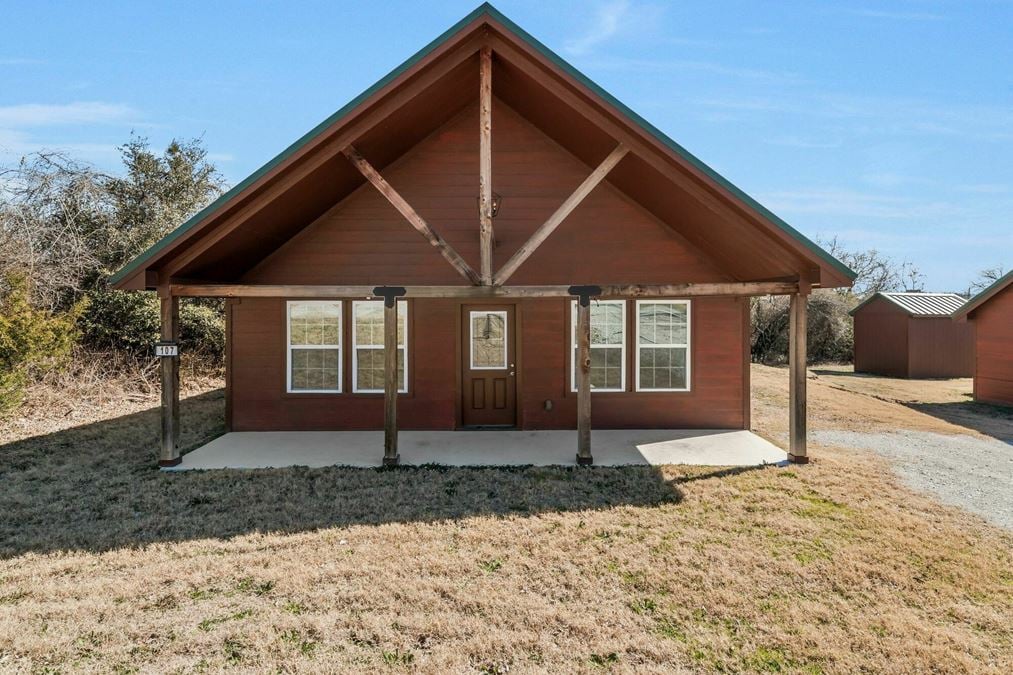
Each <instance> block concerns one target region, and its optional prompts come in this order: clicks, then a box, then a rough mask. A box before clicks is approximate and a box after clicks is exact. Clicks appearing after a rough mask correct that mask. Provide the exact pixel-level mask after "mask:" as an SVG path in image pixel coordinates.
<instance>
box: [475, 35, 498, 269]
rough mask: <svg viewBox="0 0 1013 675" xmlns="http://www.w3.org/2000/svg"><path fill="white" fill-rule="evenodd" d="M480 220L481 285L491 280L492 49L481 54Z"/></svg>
mask: <svg viewBox="0 0 1013 675" xmlns="http://www.w3.org/2000/svg"><path fill="white" fill-rule="evenodd" d="M479 57H480V58H479V87H478V99H479V106H478V118H479V124H478V157H479V161H478V169H479V170H478V220H479V249H480V255H481V265H480V271H481V275H482V284H484V285H486V286H488V285H490V284H491V283H492V242H493V238H494V235H493V230H492V50H491V49H490V48H489V46H488V45H486V46H484V47H482V50H481V52H480V54H479Z"/></svg>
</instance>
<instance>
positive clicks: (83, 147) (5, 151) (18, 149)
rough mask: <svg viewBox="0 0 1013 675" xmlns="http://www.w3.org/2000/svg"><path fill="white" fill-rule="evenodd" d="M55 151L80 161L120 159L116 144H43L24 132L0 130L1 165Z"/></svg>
mask: <svg viewBox="0 0 1013 675" xmlns="http://www.w3.org/2000/svg"><path fill="white" fill-rule="evenodd" d="M43 150H53V151H60V152H66V153H67V154H70V155H73V156H74V157H76V158H78V159H85V160H87V161H94V162H107V161H110V160H113V159H115V158H117V157H119V146H118V145H117V144H114V143H109V144H105V143H83V142H70V143H64V142H56V141H54V142H43V141H40V140H38V139H35V138H33V137H32V136H31V135H29V134H28V133H26V132H24V131H17V130H13V129H0V165H2V164H10V163H12V162H17V161H18V160H19V159H20V158H21V157H24V156H25V155H29V154H31V153H33V152H40V151H43Z"/></svg>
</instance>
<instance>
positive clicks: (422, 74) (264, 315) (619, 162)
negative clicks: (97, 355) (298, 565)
mask: <svg viewBox="0 0 1013 675" xmlns="http://www.w3.org/2000/svg"><path fill="white" fill-rule="evenodd" d="M853 278H854V273H853V272H851V271H850V270H849V269H848V268H847V267H846V266H844V265H843V264H841V263H840V262H839V261H837V260H836V259H834V258H833V257H832V256H830V255H829V254H828V253H827V252H825V251H824V250H822V249H821V248H820V247H818V246H817V245H815V244H814V243H813V242H811V241H810V240H808V239H806V238H805V237H804V236H802V235H801V234H800V233H799V232H798V231H797V230H795V229H793V228H792V227H791V226H789V225H788V224H787V223H785V222H784V221H783V220H781V219H780V218H778V217H777V216H776V215H774V214H773V213H771V212H770V211H769V210H767V209H765V208H764V207H763V206H761V205H760V204H759V203H757V202H756V201H755V200H753V199H752V198H750V197H749V196H748V195H746V194H745V193H744V192H742V191H741V190H739V189H738V188H736V187H735V186H734V185H732V184H731V183H730V182H728V181H727V180H726V179H724V178H722V177H721V176H720V175H718V174H717V173H716V172H715V171H714V170H713V169H711V168H709V167H708V166H707V165H706V164H704V163H703V162H702V161H701V160H699V159H698V158H696V157H694V156H693V155H692V154H690V153H689V152H688V151H687V150H685V149H684V148H683V147H681V146H680V145H679V144H677V143H676V142H675V141H673V140H672V139H670V138H669V137H667V136H666V135H665V134H663V133H662V132H660V131H659V130H658V129H657V128H655V127H653V126H651V124H650V123H648V122H647V121H646V120H644V119H643V118H641V117H640V116H638V115H637V114H636V113H634V112H633V111H632V110H630V109H629V108H627V107H626V106H625V105H623V104H622V103H620V102H619V101H618V100H616V99H615V98H614V97H612V96H611V95H609V94H608V93H607V92H605V91H604V90H602V89H601V88H600V87H598V86H597V85H596V84H595V83H594V82H592V81H591V80H589V79H588V78H587V77H585V76H584V75H582V74H581V73H579V72H578V71H577V70H575V69H574V68H573V67H572V66H570V65H569V64H567V63H566V62H565V61H564V60H563V59H561V58H560V57H559V56H557V55H556V54H554V53H553V52H552V51H550V50H549V49H548V48H547V47H546V46H544V45H543V44H541V43H540V42H538V41H537V40H536V39H534V38H533V37H532V36H530V35H529V34H528V33H526V32H525V31H524V30H523V29H521V28H520V27H519V26H517V25H516V24H514V23H513V22H511V21H510V20H509V19H508V18H507V17H505V16H504V15H503V14H501V13H500V12H499V11H497V10H496V9H495V8H493V7H491V6H490V5H488V4H485V5H482V6H480V7H479V8H478V9H476V10H475V11H474V12H472V13H471V14H469V15H468V16H466V17H465V18H464V19H463V20H461V21H460V22H459V23H458V24H456V25H455V26H453V27H451V28H450V29H449V30H448V31H447V32H445V33H444V34H443V35H441V36H439V37H438V38H437V39H435V40H434V41H433V42H432V43H430V44H429V45H428V46H426V47H425V48H423V49H422V50H421V51H419V52H418V53H417V54H415V55H413V56H411V57H410V58H409V59H408V60H407V61H405V62H404V63H403V64H402V65H401V66H399V67H398V68H396V69H395V70H394V71H393V72H391V73H389V74H388V75H386V76H384V77H383V78H382V79H380V80H379V81H378V82H377V83H376V85H374V86H373V87H371V88H370V89H368V90H367V91H365V92H364V93H362V94H361V95H360V96H358V97H357V98H355V99H354V100H353V101H351V102H350V103H348V104H347V105H346V106H345V107H343V108H341V109H340V110H339V111H337V112H336V113H335V114H334V115H332V116H331V117H330V118H328V119H326V120H324V121H323V122H322V123H321V124H320V125H319V126H317V127H316V128H314V129H313V130H311V131H310V132H309V133H307V134H306V135H305V136H303V137H302V138H300V139H299V140H297V141H296V142H295V143H294V144H292V145H291V146H290V147H289V148H288V149H286V150H285V151H283V152H282V153H281V154H280V155H278V156H277V157H276V158H274V159H273V160H271V161H270V162H268V163H267V164H266V165H265V166H264V167H263V168H261V169H260V170H258V171H257V172H256V173H254V174H253V175H251V176H250V177H249V178H247V179H246V180H244V181H242V182H241V183H239V184H238V185H236V186H235V187H234V188H233V189H231V190H230V191H229V192H228V193H226V194H224V195H223V196H222V197H221V198H220V199H218V200H217V201H215V202H214V203H212V204H211V205H210V206H208V207H207V208H206V209H204V210H203V211H201V212H200V213H198V214H196V215H195V216H194V217H193V218H191V219H190V220H188V221H187V222H185V223H183V224H182V225H181V226H180V227H179V228H178V229H176V230H175V231H173V232H172V233H170V234H169V235H168V236H166V237H165V238H164V239H163V240H162V241H160V242H158V243H156V244H155V245H154V246H152V247H151V249H150V250H148V251H146V252H145V253H143V254H142V255H140V256H139V257H137V258H136V259H135V260H133V261H132V262H131V263H129V264H128V265H127V266H126V267H124V268H123V269H122V270H120V271H119V272H118V273H117V274H116V275H115V276H114V277H113V278H112V284H113V285H114V286H115V287H116V288H118V289H125V290H137V291H143V290H148V291H153V292H155V293H157V294H158V296H159V297H160V298H161V306H162V334H161V337H162V340H161V342H160V343H159V345H158V346H157V350H156V353H157V354H159V355H160V357H159V358H160V359H161V364H162V365H161V368H162V384H163V397H162V445H161V450H160V463H161V464H162V465H163V466H171V465H173V464H175V463H178V462H179V461H180V451H179V447H178V425H179V401H178V397H179V394H178V369H179V365H178V360H179V355H178V348H177V347H176V341H177V338H178V331H179V328H178V304H179V299H180V298H186V297H221V298H226V310H225V311H226V323H227V336H228V348H227V357H226V360H227V364H226V373H227V375H226V417H227V420H226V421H227V425H228V428H229V429H231V430H233V431H252V432H256V431H304V430H341V431H353V430H381V429H382V430H383V431H384V435H383V439H384V440H383V448H378V449H377V452H378V453H379V452H381V451H382V453H383V463H384V464H387V465H394V464H397V463H398V461H399V455H398V451H397V441H398V432H399V430H407V429H411V430H444V431H450V430H463V429H476V428H478V429H521V430H543V429H553V430H559V429H564V430H565V429H571V430H574V431H575V432H576V434H575V448H576V450H577V453H576V461H577V463H578V464H590V463H592V461H593V458H592V457H593V456H592V452H591V447H590V442H591V441H590V438H591V428H592V425H593V426H594V428H595V429H629V428H635V429H659V428H660V429H664V428H673V429H748V428H749V424H750V385H749V340H750V325H749V316H750V315H749V303H750V297H752V296H756V295H767V294H780V295H787V296H790V297H791V306H792V310H791V316H792V320H791V323H792V332H791V334H792V340H791V369H790V375H789V377H790V390H791V411H790V414H789V421H790V425H789V426H790V429H791V433H790V437H791V441H790V449H789V454H790V457H791V459H792V460H793V461H796V462H805V461H806V460H807V453H806V444H805V419H806V417H805V405H806V396H805V358H806V357H805V354H806V347H805V331H806V328H805V327H806V298H807V296H808V294H809V293H810V292H811V289H813V288H835V287H842V286H848V285H850V284H851V281H852V279H853Z"/></svg>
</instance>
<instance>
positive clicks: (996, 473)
mask: <svg viewBox="0 0 1013 675" xmlns="http://www.w3.org/2000/svg"><path fill="white" fill-rule="evenodd" d="M810 437H811V438H812V440H814V441H815V442H817V443H823V444H825V445H835V446H840V447H852V448H861V449H864V450H871V451H873V452H876V453H878V454H880V455H882V456H884V457H887V458H888V459H891V460H893V461H894V467H895V470H896V471H897V474H898V475H899V476H900V477H901V479H902V480H903V481H904V482H905V483H907V484H908V485H909V486H910V487H912V488H914V489H916V490H922V491H925V492H929V493H932V494H934V495H936V496H937V497H938V498H939V500H940V501H942V502H944V503H947V504H953V505H955V506H961V507H963V508H965V509H968V510H969V511H973V512H975V513H977V514H980V515H981V516H983V517H985V519H987V520H989V521H991V522H993V523H995V524H997V525H1001V526H1003V527H1006V528H1009V529H1013V444H1011V443H1004V442H1003V441H1000V440H997V439H994V438H981V437H976V436H963V435H956V436H952V435H946V434H937V433H933V432H930V431H895V432H889V433H862V432H857V431H830V430H828V431H813V432H810Z"/></svg>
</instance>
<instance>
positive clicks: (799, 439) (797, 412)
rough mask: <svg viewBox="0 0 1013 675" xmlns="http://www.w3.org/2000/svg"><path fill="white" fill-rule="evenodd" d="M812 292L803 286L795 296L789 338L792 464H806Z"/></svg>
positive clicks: (789, 424) (789, 443)
mask: <svg viewBox="0 0 1013 675" xmlns="http://www.w3.org/2000/svg"><path fill="white" fill-rule="evenodd" d="M808 299H809V288H808V287H807V286H803V285H802V284H799V292H798V293H795V294H793V295H792V296H791V304H790V306H789V327H788V331H789V337H788V377H789V381H788V406H789V408H790V410H789V418H788V436H789V439H788V461H790V462H794V463H796V464H806V463H807V462H808V461H809V455H808V454H807V452H806V327H807V325H808V315H807V313H806V302H807V300H808Z"/></svg>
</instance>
